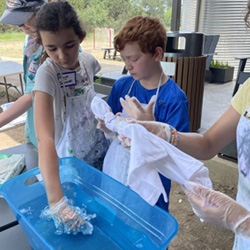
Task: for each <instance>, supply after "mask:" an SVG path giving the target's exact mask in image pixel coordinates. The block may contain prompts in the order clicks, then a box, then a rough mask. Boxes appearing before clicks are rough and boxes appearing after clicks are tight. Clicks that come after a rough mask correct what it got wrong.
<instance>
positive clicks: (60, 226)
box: [41, 196, 96, 235]
mask: <svg viewBox="0 0 250 250" xmlns="http://www.w3.org/2000/svg"><path fill="white" fill-rule="evenodd" d="M41 217H42V218H44V219H48V220H50V219H53V220H54V223H55V227H56V232H55V233H56V234H57V235H60V234H63V233H67V234H70V233H72V234H77V233H78V232H81V233H83V234H92V231H93V226H92V224H91V223H90V220H91V219H92V218H95V217H96V215H95V214H93V215H88V214H87V213H86V210H85V209H84V208H82V209H81V208H79V207H77V206H73V204H72V201H71V200H68V199H67V197H65V196H64V197H63V198H62V199H61V200H60V201H59V202H57V203H56V204H55V205H53V206H51V207H49V206H48V207H46V208H45V209H44V210H43V211H42V214H41Z"/></svg>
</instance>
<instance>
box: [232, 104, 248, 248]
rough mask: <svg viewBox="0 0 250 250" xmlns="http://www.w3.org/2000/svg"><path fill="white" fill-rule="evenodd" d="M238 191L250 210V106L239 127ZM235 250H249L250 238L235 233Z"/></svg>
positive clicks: (243, 202) (241, 199)
mask: <svg viewBox="0 0 250 250" xmlns="http://www.w3.org/2000/svg"><path fill="white" fill-rule="evenodd" d="M237 151H238V168H239V180H238V193H237V199H236V200H237V202H239V203H240V204H241V205H243V206H244V207H245V208H246V209H247V210H250V106H249V107H248V109H247V110H246V111H245V112H244V114H243V115H242V116H241V118H240V121H239V124H238V127H237ZM233 249H234V250H246V249H247V250H249V249H250V239H248V240H247V239H246V238H244V237H242V236H239V235H235V241H234V247H233Z"/></svg>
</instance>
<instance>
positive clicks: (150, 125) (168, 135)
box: [118, 119, 178, 150]
mask: <svg viewBox="0 0 250 250" xmlns="http://www.w3.org/2000/svg"><path fill="white" fill-rule="evenodd" d="M126 122H127V123H137V124H140V125H142V126H144V127H145V128H146V129H147V130H148V131H149V132H150V133H153V134H155V135H157V136H159V137H160V138H162V139H163V140H165V141H167V142H170V143H172V144H174V145H176V144H177V141H176V142H175V141H174V140H177V139H178V137H177V131H176V130H175V128H173V127H172V126H170V125H169V124H167V123H163V122H156V121H138V120H134V119H126ZM174 132H175V133H176V136H175V135H173V133H174ZM118 139H119V141H120V142H121V144H122V145H123V147H125V148H127V149H128V150H129V149H130V146H131V139H129V138H127V137H125V136H123V135H119V136H118Z"/></svg>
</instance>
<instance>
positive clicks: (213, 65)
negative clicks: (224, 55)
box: [210, 59, 231, 69]
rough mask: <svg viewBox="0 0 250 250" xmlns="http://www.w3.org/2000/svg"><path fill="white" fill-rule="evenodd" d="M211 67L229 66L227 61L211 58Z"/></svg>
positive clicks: (224, 67)
mask: <svg viewBox="0 0 250 250" xmlns="http://www.w3.org/2000/svg"><path fill="white" fill-rule="evenodd" d="M210 67H211V68H221V69H227V68H230V67H231V66H229V65H228V62H225V63H224V62H220V61H218V60H214V59H213V60H212V62H211V64H210Z"/></svg>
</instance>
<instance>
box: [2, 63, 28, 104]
mask: <svg viewBox="0 0 250 250" xmlns="http://www.w3.org/2000/svg"><path fill="white" fill-rule="evenodd" d="M22 73H23V65H22V64H20V63H17V62H13V61H4V62H0V77H3V80H4V82H3V83H0V84H1V85H4V86H5V90H6V96H7V100H8V102H9V101H10V97H9V92H8V90H9V88H11V87H12V88H15V89H16V90H17V91H18V92H19V93H20V94H21V95H23V94H24V90H23V80H22ZM12 75H19V79H20V85H21V89H22V92H20V91H19V89H18V88H17V86H15V85H13V84H11V83H8V82H7V79H6V77H7V76H12Z"/></svg>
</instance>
